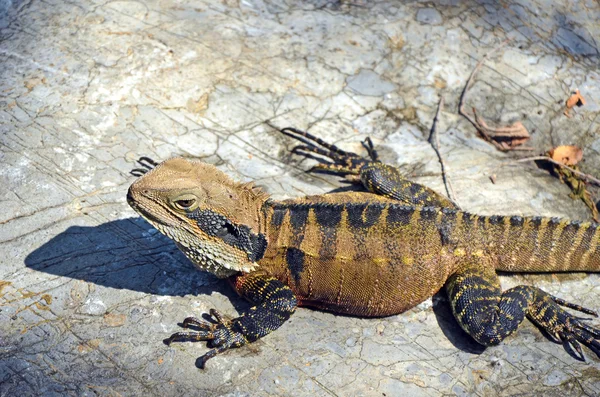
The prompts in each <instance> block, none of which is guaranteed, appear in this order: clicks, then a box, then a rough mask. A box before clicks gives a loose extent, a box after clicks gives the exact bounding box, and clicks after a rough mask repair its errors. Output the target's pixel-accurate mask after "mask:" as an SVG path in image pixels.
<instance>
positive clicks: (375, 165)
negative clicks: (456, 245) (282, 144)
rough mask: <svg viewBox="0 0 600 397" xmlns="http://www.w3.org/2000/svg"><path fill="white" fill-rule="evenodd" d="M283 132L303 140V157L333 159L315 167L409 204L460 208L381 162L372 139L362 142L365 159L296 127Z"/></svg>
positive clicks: (300, 149) (296, 150)
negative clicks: (365, 154)
mask: <svg viewBox="0 0 600 397" xmlns="http://www.w3.org/2000/svg"><path fill="white" fill-rule="evenodd" d="M281 132H282V133H283V134H285V135H287V136H289V137H292V138H294V139H296V140H299V141H300V142H302V143H303V145H300V146H296V147H295V148H294V149H293V150H292V151H293V152H295V153H299V154H302V155H304V156H311V154H317V155H319V156H323V157H325V158H327V159H329V160H331V161H330V162H324V163H320V164H318V165H316V166H315V167H313V169H312V170H317V171H318V170H321V171H328V172H333V173H338V174H350V175H357V176H358V178H357V179H359V180H360V182H361V183H362V185H363V186H364V187H365V188H366V189H368V190H369V191H371V192H372V193H375V194H379V195H382V196H384V197H388V198H392V199H395V200H398V201H401V202H403V203H405V204H407V205H414V206H432V207H438V208H451V209H458V206H457V205H456V204H455V203H453V202H452V201H451V200H450V199H448V198H447V197H444V196H442V195H441V194H439V193H437V192H435V191H434V190H432V189H430V188H428V187H427V186H424V185H421V184H419V183H415V182H413V181H411V180H409V179H407V178H406V177H404V176H403V175H402V173H401V172H400V170H399V169H398V168H396V167H393V166H391V165H389V164H384V163H382V162H380V161H379V156H378V155H377V151H376V150H375V148H374V147H373V142H372V141H371V139H370V138H367V139H365V140H364V142H362V145H363V147H364V148H365V149H366V150H367V153H368V155H369V158H364V157H361V156H359V155H357V154H356V153H352V152H346V151H344V150H342V149H340V148H338V147H337V146H335V145H332V144H330V143H327V142H325V141H323V140H322V139H320V138H318V137H316V136H314V135H311V134H309V133H308V132H305V131H301V130H298V129H296V128H290V127H288V128H284V129H282V130H281Z"/></svg>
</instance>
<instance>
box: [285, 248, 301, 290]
mask: <svg viewBox="0 0 600 397" xmlns="http://www.w3.org/2000/svg"><path fill="white" fill-rule="evenodd" d="M285 261H286V262H287V265H288V269H290V273H291V274H292V276H293V277H294V280H295V281H296V283H298V282H300V278H301V273H302V272H303V271H304V252H302V251H300V250H299V249H298V248H293V247H290V248H288V249H287V251H286V253H285Z"/></svg>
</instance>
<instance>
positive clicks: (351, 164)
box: [281, 127, 379, 175]
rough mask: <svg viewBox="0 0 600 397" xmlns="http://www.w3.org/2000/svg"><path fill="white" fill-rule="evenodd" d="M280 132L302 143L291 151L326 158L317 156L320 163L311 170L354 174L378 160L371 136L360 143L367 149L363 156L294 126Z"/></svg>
mask: <svg viewBox="0 0 600 397" xmlns="http://www.w3.org/2000/svg"><path fill="white" fill-rule="evenodd" d="M281 132H282V133H283V134H285V135H287V136H289V137H291V138H294V139H296V140H298V141H300V142H302V143H304V145H299V146H296V147H294V148H293V149H292V153H297V154H301V155H303V156H306V157H314V156H312V155H313V154H317V155H319V156H323V157H326V158H327V159H328V160H331V161H325V160H323V159H322V158H320V157H319V158H318V159H319V160H320V161H321V163H320V164H318V165H316V166H314V167H313V168H312V169H311V171H315V170H317V171H327V172H335V173H343V174H354V175H357V174H359V173H360V170H361V168H362V167H364V166H365V165H368V164H371V163H373V162H379V156H378V154H377V151H376V150H375V148H374V147H373V142H372V141H371V138H366V139H365V140H364V141H363V142H362V145H363V147H364V148H365V149H366V150H367V153H368V155H369V158H368V159H367V158H364V157H361V156H359V155H358V154H356V153H352V152H346V151H345V150H342V149H340V148H338V147H337V146H335V145H332V144H330V143H328V142H325V141H324V140H322V139H320V138H318V137H316V136H314V135H312V134H309V133H308V132H305V131H301V130H298V129H296V128H292V127H288V128H284V129H282V130H281Z"/></svg>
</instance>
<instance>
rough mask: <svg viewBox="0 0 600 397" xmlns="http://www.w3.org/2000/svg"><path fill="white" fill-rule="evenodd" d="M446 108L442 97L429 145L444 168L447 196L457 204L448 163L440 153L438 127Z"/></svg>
mask: <svg viewBox="0 0 600 397" xmlns="http://www.w3.org/2000/svg"><path fill="white" fill-rule="evenodd" d="M443 107H444V97H440V102H439V104H438V108H437V111H436V112H435V117H434V118H433V124H432V125H431V133H430V134H429V144H430V145H431V146H432V147H433V150H435V153H436V154H437V156H438V159H439V160H440V165H441V168H442V179H443V181H444V186H445V187H446V194H447V195H448V197H450V200H452V201H453V202H455V203H456V195H455V194H454V189H453V188H452V183H450V179H448V175H446V163H445V162H444V158H443V157H442V153H440V140H439V136H438V133H437V131H436V127H437V125H438V122H439V117H440V112H441V111H442V108H443Z"/></svg>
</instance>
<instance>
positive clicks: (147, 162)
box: [129, 156, 158, 176]
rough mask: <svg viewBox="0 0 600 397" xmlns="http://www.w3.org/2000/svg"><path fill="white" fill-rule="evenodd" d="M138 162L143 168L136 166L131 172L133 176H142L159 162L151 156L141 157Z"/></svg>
mask: <svg viewBox="0 0 600 397" xmlns="http://www.w3.org/2000/svg"><path fill="white" fill-rule="evenodd" d="M136 163H138V164H139V165H141V166H142V167H143V168H134V169H132V170H131V171H129V173H130V174H131V175H133V176H142V175H144V174H145V173H147V172H148V171H150V170H152V169H153V168H154V167H156V166H157V165H158V163H157V162H156V161H154V160H152V159H151V158H150V157H145V156H143V157H140V158H139V159H138V160H137V161H136Z"/></svg>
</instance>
